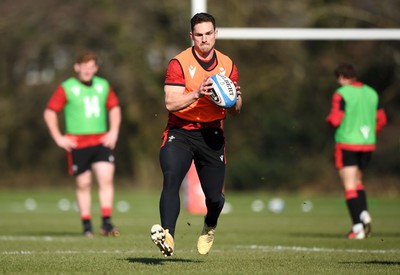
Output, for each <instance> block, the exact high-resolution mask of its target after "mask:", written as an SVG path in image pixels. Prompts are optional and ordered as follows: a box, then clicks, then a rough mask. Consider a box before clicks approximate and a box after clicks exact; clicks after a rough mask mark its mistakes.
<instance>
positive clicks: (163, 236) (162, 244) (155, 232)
mask: <svg viewBox="0 0 400 275" xmlns="http://www.w3.org/2000/svg"><path fill="white" fill-rule="evenodd" d="M150 237H151V240H152V241H153V242H154V243H155V245H157V247H158V248H159V249H160V251H161V253H162V254H163V255H164V256H165V257H168V256H172V255H173V254H174V237H172V235H171V234H170V233H169V230H168V229H164V228H162V226H161V225H159V224H155V225H153V226H152V227H151V230H150Z"/></svg>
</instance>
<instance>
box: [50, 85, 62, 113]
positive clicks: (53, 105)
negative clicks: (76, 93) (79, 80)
mask: <svg viewBox="0 0 400 275" xmlns="http://www.w3.org/2000/svg"><path fill="white" fill-rule="evenodd" d="M66 103H67V96H66V94H65V90H64V88H63V87H62V86H58V87H57V89H56V90H55V91H54V93H53V95H52V96H51V97H50V99H49V101H48V102H47V109H50V110H53V111H55V112H57V113H58V112H60V111H61V110H62V109H63V108H64V106H65V104H66Z"/></svg>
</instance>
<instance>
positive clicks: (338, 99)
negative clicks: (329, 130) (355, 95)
mask: <svg viewBox="0 0 400 275" xmlns="http://www.w3.org/2000/svg"><path fill="white" fill-rule="evenodd" d="M344 107H345V102H344V99H343V98H342V96H341V95H340V94H339V93H337V92H336V93H334V94H333V97H332V105H331V111H330V113H329V114H328V116H327V117H326V122H327V123H328V124H330V125H332V126H333V127H338V126H339V125H340V123H341V122H342V119H343V117H344Z"/></svg>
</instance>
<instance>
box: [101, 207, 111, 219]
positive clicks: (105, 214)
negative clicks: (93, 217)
mask: <svg viewBox="0 0 400 275" xmlns="http://www.w3.org/2000/svg"><path fill="white" fill-rule="evenodd" d="M111 212H112V208H111V207H103V208H101V216H102V217H111Z"/></svg>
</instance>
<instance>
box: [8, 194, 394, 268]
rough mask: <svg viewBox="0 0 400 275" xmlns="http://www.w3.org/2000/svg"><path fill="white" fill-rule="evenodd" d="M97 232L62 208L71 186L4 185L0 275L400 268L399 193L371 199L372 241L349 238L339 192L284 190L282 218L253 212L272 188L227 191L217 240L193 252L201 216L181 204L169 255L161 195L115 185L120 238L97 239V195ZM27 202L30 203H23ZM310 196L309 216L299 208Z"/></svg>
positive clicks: (70, 196)
mask: <svg viewBox="0 0 400 275" xmlns="http://www.w3.org/2000/svg"><path fill="white" fill-rule="evenodd" d="M93 195H94V197H93V200H94V206H93V212H94V213H93V223H94V226H95V229H97V230H96V231H95V237H94V238H93V239H87V238H84V237H83V236H82V235H81V224H80V220H79V215H78V213H77V212H76V210H74V209H73V208H70V209H69V210H64V211H62V210H60V208H59V206H58V202H59V200H60V199H63V198H66V199H68V200H70V201H73V200H74V191H73V190H72V189H71V190H41V191H32V190H30V191H21V190H1V191H0V273H2V274H10V273H13V274H28V273H29V274H78V273H79V274H158V273H159V274H189V273H190V274H207V273H209V274H227V273H230V274H399V273H400V199H399V198H390V199H389V198H370V201H369V202H370V205H369V206H370V212H371V214H372V217H373V237H372V238H369V239H366V240H352V241H350V240H347V239H346V238H345V235H346V233H347V231H348V230H349V229H350V221H349V216H348V213H347V209H346V206H345V203H344V201H343V198H342V197H340V196H325V197H304V196H293V195H281V196H280V197H281V198H283V199H284V201H285V209H284V211H283V212H282V213H280V214H274V213H271V212H268V210H267V209H266V208H264V209H263V210H262V211H260V212H254V211H252V210H251V204H252V202H253V201H254V200H256V199H259V200H261V201H263V202H264V203H265V205H266V206H267V203H268V201H269V200H270V199H271V198H272V197H274V196H273V195H271V194H268V193H265V194H263V193H252V194H249V193H230V192H228V193H227V194H226V195H227V202H229V203H230V204H231V205H232V212H231V213H229V214H224V215H222V216H221V219H220V224H219V226H218V228H217V231H216V238H215V242H214V246H213V248H212V249H211V251H210V253H209V254H208V255H206V256H201V255H198V253H197V250H196V243H197V238H198V234H199V233H200V231H201V228H202V223H203V218H202V217H201V216H196V215H190V214H188V213H187V212H186V211H185V210H184V208H182V211H181V214H180V217H179V220H178V225H177V230H176V237H175V255H174V256H173V257H169V258H165V257H164V256H162V255H161V253H160V252H159V251H158V249H157V247H156V246H155V245H154V244H153V243H152V242H151V240H150V227H151V226H152V225H153V224H154V223H158V222H159V216H158V198H159V194H158V192H138V191H133V190H124V191H122V190H118V192H117V193H116V196H115V201H116V204H117V203H118V202H119V201H126V202H128V203H129V204H130V208H129V211H127V212H119V211H117V209H115V210H114V215H113V216H114V217H113V220H114V222H115V224H116V225H117V226H118V227H119V229H120V230H121V236H120V237H118V238H106V237H102V236H100V235H99V230H98V229H99V227H100V217H99V216H100V214H99V210H98V203H97V198H96V193H93ZM27 198H31V199H34V200H35V202H36V208H35V209H34V210H28V209H26V206H25V202H26V199H27ZM307 200H310V201H311V202H312V203H313V208H312V210H311V211H310V212H303V211H302V210H301V206H302V204H304V203H305V201H307Z"/></svg>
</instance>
